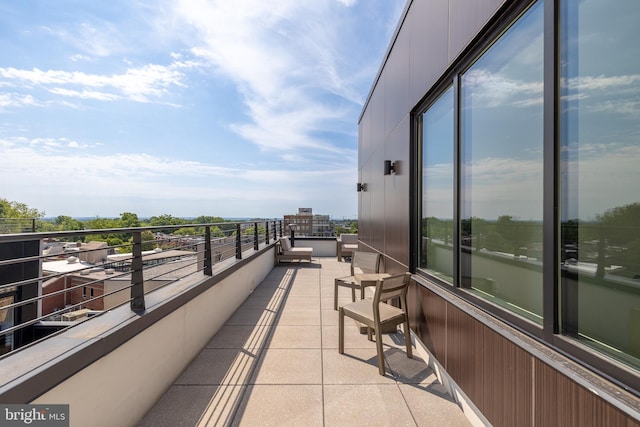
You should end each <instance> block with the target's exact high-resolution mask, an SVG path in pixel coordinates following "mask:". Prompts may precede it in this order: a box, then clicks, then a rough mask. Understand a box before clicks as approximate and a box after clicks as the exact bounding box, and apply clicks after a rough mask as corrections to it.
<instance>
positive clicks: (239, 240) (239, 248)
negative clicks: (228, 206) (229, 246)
mask: <svg viewBox="0 0 640 427" xmlns="http://www.w3.org/2000/svg"><path fill="white" fill-rule="evenodd" d="M236 259H242V234H241V233H240V224H236Z"/></svg>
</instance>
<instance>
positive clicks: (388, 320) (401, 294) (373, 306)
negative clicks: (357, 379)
mask: <svg viewBox="0 0 640 427" xmlns="http://www.w3.org/2000/svg"><path fill="white" fill-rule="evenodd" d="M410 280H411V273H403V274H396V275H394V276H389V277H386V278H384V279H381V280H378V282H377V283H376V291H375V294H374V296H373V299H372V300H371V299H363V300H360V301H357V302H354V303H351V304H347V305H345V306H342V307H340V310H338V324H339V334H338V353H340V354H344V318H345V316H346V317H350V318H352V319H354V320H356V321H357V322H360V323H362V324H364V325H366V326H367V337H368V338H369V341H371V340H372V339H373V338H372V331H375V333H376V350H377V352H378V372H379V373H380V375H384V374H385V366H384V354H383V351H382V333H381V331H384V330H387V328H388V327H390V326H397V325H404V339H405V346H406V349H407V357H408V358H412V357H413V354H412V351H411V334H410V330H409V316H408V315H407V288H408V286H409V281H410ZM393 298H400V307H394V306H392V305H390V304H387V303H386V302H385V301H388V300H390V299H393Z"/></svg>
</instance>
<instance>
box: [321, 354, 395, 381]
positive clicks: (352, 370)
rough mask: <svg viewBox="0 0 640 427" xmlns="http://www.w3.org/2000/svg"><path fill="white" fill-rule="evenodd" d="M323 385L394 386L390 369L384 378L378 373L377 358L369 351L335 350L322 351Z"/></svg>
mask: <svg viewBox="0 0 640 427" xmlns="http://www.w3.org/2000/svg"><path fill="white" fill-rule="evenodd" d="M322 375H323V384H395V382H396V381H395V378H394V377H393V374H392V372H391V370H390V369H388V366H387V370H386V374H385V376H382V375H380V374H379V373H378V357H377V355H376V349H375V347H373V348H371V349H345V352H344V354H339V353H338V350H337V349H329V350H323V351H322Z"/></svg>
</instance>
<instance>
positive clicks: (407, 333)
mask: <svg viewBox="0 0 640 427" xmlns="http://www.w3.org/2000/svg"><path fill="white" fill-rule="evenodd" d="M403 328H404V343H405V346H406V347H407V357H408V358H410V359H413V353H412V352H411V351H412V350H411V330H410V329H409V321H407V320H405V322H404V327H403Z"/></svg>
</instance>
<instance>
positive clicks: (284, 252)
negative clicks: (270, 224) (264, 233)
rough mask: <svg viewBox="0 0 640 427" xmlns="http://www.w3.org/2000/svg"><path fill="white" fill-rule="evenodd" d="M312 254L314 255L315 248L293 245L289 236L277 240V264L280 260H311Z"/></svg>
mask: <svg viewBox="0 0 640 427" xmlns="http://www.w3.org/2000/svg"><path fill="white" fill-rule="evenodd" d="M311 255H313V248H301V247H295V248H294V247H293V246H291V241H290V240H289V238H288V237H281V238H280V240H278V241H277V242H276V265H278V264H279V263H280V261H285V260H286V261H293V260H298V261H302V260H307V261H309V262H311Z"/></svg>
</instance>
